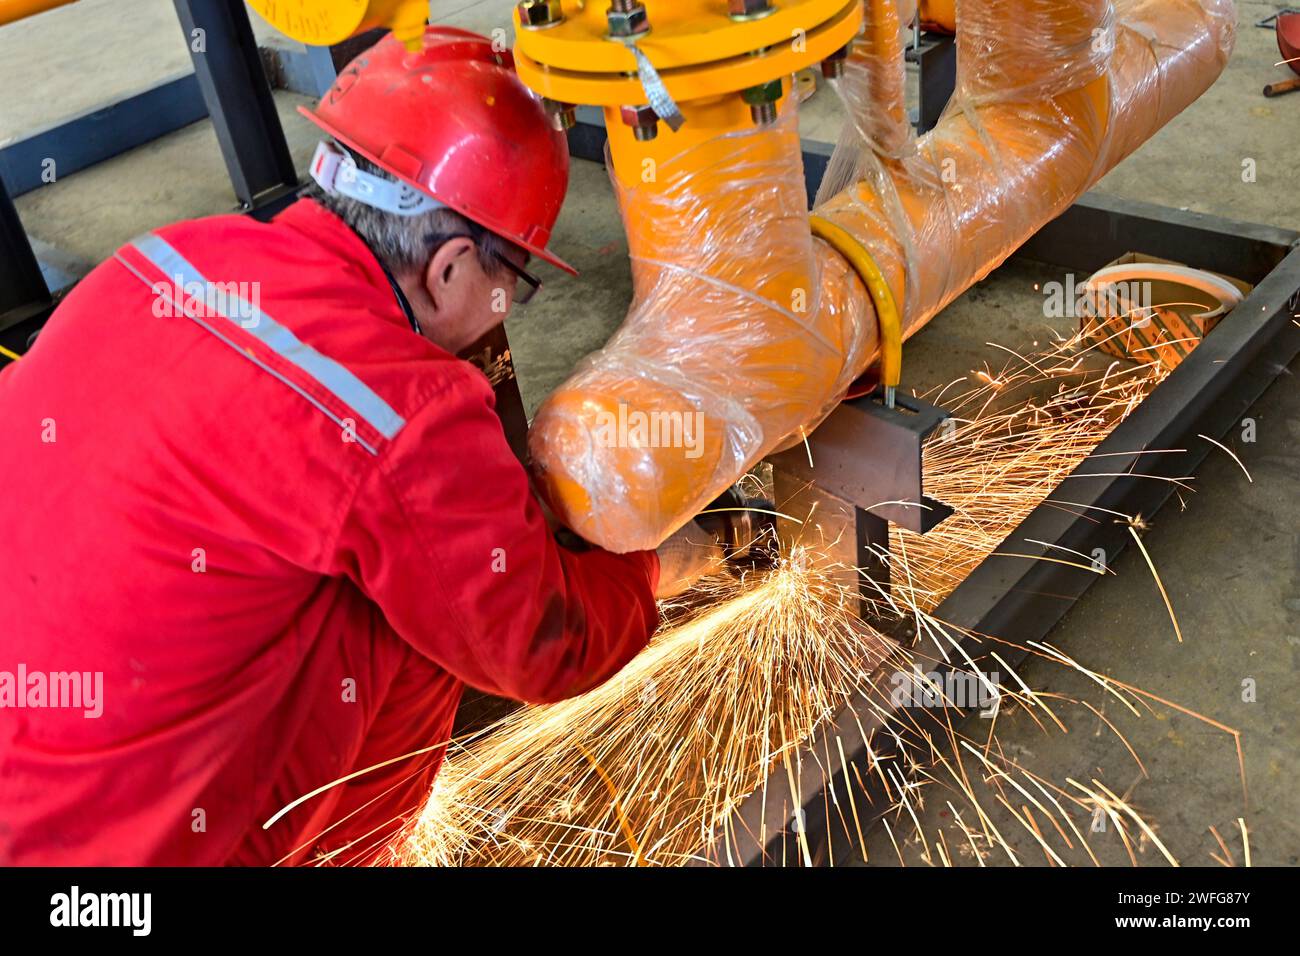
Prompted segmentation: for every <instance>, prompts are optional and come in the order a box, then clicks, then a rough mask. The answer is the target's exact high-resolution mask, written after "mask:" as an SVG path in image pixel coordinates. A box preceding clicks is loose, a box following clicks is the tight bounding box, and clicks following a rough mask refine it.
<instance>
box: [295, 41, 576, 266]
mask: <svg viewBox="0 0 1300 956" xmlns="http://www.w3.org/2000/svg"><path fill="white" fill-rule="evenodd" d="M298 109H299V112H301V113H302V114H303V115H304V116H306V117H307V118H308V119H310V120H312V121H313V122H314V123H316V125H317V126H319V127H320V128H321V129H323V130H324V131H325V132H326V133H328V134H329V135H330V136H332V137H334V138H335V139H336V140H338V141H339V142H340V143H342V144H343V145H345V146H347V147H348V148H349V149H352V150H355V151H356V152H357V153H358V154H359V155H361V156H364V157H365V158H366V159H368V160H370V161H371V162H372V163H374V164H375V165H377V166H379V167H380V168H382V169H384V170H385V171H387V172H389V173H391V174H392V175H394V176H396V177H398V178H399V179H401V180H404V181H405V182H407V183H410V184H411V185H412V186H414V187H416V188H417V189H419V190H420V191H421V192H424V193H427V194H428V195H429V196H432V197H433V198H434V199H436V200H437V201H438V202H440V203H443V204H444V205H446V206H449V207H450V208H452V209H454V210H455V211H456V212H458V213H460V214H461V215H463V216H465V217H467V218H469V219H472V220H473V221H474V222H476V223H478V224H479V225H481V226H484V227H485V228H487V229H490V230H491V231H492V232H495V233H496V234H497V235H499V236H502V237H504V238H506V239H509V240H510V241H511V242H513V243H515V244H516V245H518V246H521V247H522V248H524V249H527V250H528V251H529V252H530V253H532V254H533V255H535V256H538V257H540V258H542V259H545V260H546V261H547V262H550V263H552V264H553V265H556V266H559V267H560V268H561V269H563V270H564V271H565V272H568V273H570V274H572V275H577V274H578V272H577V270H576V269H574V268H573V267H572V266H571V265H569V264H568V263H567V262H565V261H564V260H562V259H560V258H559V257H558V256H556V255H553V254H552V253H549V252H547V251H546V243H547V242H548V241H549V240H550V238H551V228H552V227H553V226H554V225H555V219H556V217H557V216H559V214H560V206H561V205H562V204H563V203H564V193H565V191H566V190H567V189H568V185H569V146H568V142H567V141H566V140H565V138H564V134H563V133H561V132H558V131H556V130H554V129H552V127H551V124H550V121H549V120H548V119H547V116H546V113H545V111H544V110H543V109H542V104H541V102H540V101H539V100H538V99H537V98H536V97H535V96H533V94H532V93H530V92H529V91H528V89H527V88H526V87H525V86H524V85H523V83H521V82H520V81H519V78H518V77H517V76H516V75H515V69H514V59H513V58H512V57H511V55H510V53H509V51H505V52H498V51H496V50H494V49H492V42H491V41H490V40H488V38H487V37H484V36H480V35H479V34H477V33H471V32H469V31H468V30H459V29H456V28H454V27H435V26H430V27H428V28H426V29H425V31H424V46H423V49H421V50H420V51H419V52H417V53H410V52H408V51H407V49H406V47H405V45H403V44H402V43H401V42H400V41H398V40H397V39H396V38H395V37H393V36H392V35H391V34H390V35H389V36H386V37H384V39H382V40H380V41H379V42H378V43H376V44H375V45H374V46H373V47H371V48H370V49H369V50H367V51H366V52H364V53H362V54H361V55H360V56H358V57H357V58H356V59H355V60H353V61H352V62H351V63H349V64H348V65H347V67H346V68H345V69H344V70H343V71H342V72H341V73H340V74H339V75H338V79H336V80H335V81H334V85H333V86H332V87H330V89H329V91H328V92H327V93H326V94H325V95H324V96H323V97H321V101H320V103H319V104H318V105H317V107H316V111H315V112H312V111H311V110H307V109H304V108H303V107H299V108H298Z"/></svg>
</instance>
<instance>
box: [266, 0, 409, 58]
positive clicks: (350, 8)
mask: <svg viewBox="0 0 1300 956" xmlns="http://www.w3.org/2000/svg"><path fill="white" fill-rule="evenodd" d="M248 5H249V6H250V7H252V8H253V9H254V10H256V11H257V12H258V13H259V14H261V16H262V19H264V20H265V21H266V22H267V23H269V24H271V26H273V27H275V28H276V29H277V30H279V31H280V32H281V33H283V34H284V35H285V36H288V37H291V38H292V39H294V40H298V41H299V42H301V43H309V44H311V45H312V46H332V45H334V44H335V43H341V42H343V41H344V40H346V39H347V38H348V37H350V36H356V35H357V34H358V33H364V32H366V31H367V30H373V29H375V28H382V29H387V30H392V31H393V35H394V36H395V37H397V38H398V39H399V40H401V41H402V42H403V43H405V44H406V46H407V49H409V50H411V51H416V50H419V49H420V44H421V41H422V38H423V37H424V26H425V23H426V22H427V20H428V17H429V4H428V2H427V0H248Z"/></svg>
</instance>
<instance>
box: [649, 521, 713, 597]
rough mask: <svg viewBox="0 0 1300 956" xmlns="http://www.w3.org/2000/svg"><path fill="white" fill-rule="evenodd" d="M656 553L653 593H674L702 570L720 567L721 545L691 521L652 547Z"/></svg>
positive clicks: (686, 585) (671, 595) (687, 584)
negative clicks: (656, 576)
mask: <svg viewBox="0 0 1300 956" xmlns="http://www.w3.org/2000/svg"><path fill="white" fill-rule="evenodd" d="M655 553H656V554H658V555H659V587H658V588H656V589H655V597H657V598H667V597H675V596H676V595H678V594H681V593H682V592H683V591H686V590H688V589H689V588H690V587H691V585H693V584H694V583H695V582H696V581H698V580H699V579H700V578H702V577H704V576H705V575H706V574H712V573H713V572H715V571H717V570H719V569H720V568H721V567H722V562H723V552H722V545H721V544H719V543H718V540H717V539H716V538H714V537H713V535H711V534H709V532H707V531H705V530H704V529H703V528H701V527H700V526H699V525H698V524H696V523H695V522H694V521H688V522H686V525H685V526H684V527H683V528H681V529H680V530H679V531H677V532H675V533H674V534H673V535H672V537H670V538H669V539H668V540H667V541H665V542H664V543H663V544H661V545H659V547H658V548H657V549H656V552H655Z"/></svg>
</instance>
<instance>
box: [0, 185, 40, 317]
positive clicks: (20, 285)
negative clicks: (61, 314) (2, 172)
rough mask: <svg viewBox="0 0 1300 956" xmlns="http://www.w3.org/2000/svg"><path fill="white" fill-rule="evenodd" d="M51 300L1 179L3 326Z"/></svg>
mask: <svg viewBox="0 0 1300 956" xmlns="http://www.w3.org/2000/svg"><path fill="white" fill-rule="evenodd" d="M50 304H51V298H50V290H49V287H48V286H46V284H45V277H44V276H42V275H41V265H40V263H39V262H37V261H36V253H34V252H32V245H31V243H30V242H28V241H27V233H26V231H25V230H24V229H23V222H22V220H21V219H20V218H18V210H17V209H15V208H14V204H13V200H12V199H10V198H9V191H8V189H6V188H5V185H4V183H3V182H0V329H7V328H9V327H10V326H12V325H16V324H17V323H19V322H22V321H24V320H26V319H29V318H31V317H32V316H33V315H34V314H36V313H37V312H41V311H44V310H46V309H48V308H49V307H50Z"/></svg>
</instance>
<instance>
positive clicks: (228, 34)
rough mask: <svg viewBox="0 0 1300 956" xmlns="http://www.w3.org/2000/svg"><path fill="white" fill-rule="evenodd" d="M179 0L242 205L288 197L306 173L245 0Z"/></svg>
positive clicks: (201, 84)
mask: <svg viewBox="0 0 1300 956" xmlns="http://www.w3.org/2000/svg"><path fill="white" fill-rule="evenodd" d="M174 2H175V4H176V14H177V16H179V17H180V21H181V27H182V29H183V30H184V32H185V43H186V45H187V46H188V47H189V50H190V59H191V60H192V61H193V62H194V72H195V74H196V75H197V76H198V79H199V88H200V89H201V90H202V91H203V100H204V102H205V103H206V104H207V107H208V114H209V115H210V116H211V117H212V125H213V127H214V129H215V130H216V133H217V142H218V143H219V144H220V146H221V155H222V157H223V158H224V159H225V161H226V168H227V169H228V170H229V172H230V181H231V183H232V185H233V186H234V187H235V195H236V196H237V197H238V199H239V202H240V205H241V206H242V207H243V208H244V209H245V210H251V209H254V208H260V207H264V206H266V205H267V204H268V203H274V202H276V201H277V200H283V199H286V198H288V197H289V196H291V195H292V194H293V192H294V191H296V190H297V188H298V174H297V172H296V171H295V170H294V168H293V158H292V157H291V156H290V155H289V145H288V143H287V142H286V141H285V138H284V130H283V129H282V128H281V127H280V117H279V116H278V115H277V114H276V111H275V100H274V98H273V97H272V96H271V85H270V83H268V82H267V79H266V72H265V70H264V69H263V68H262V58H261V54H260V53H259V52H258V49H257V42H256V40H255V39H254V37H253V27H252V25H251V24H250V23H249V22H248V13H247V11H246V10H245V9H244V5H243V4H242V3H230V2H228V0H174Z"/></svg>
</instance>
